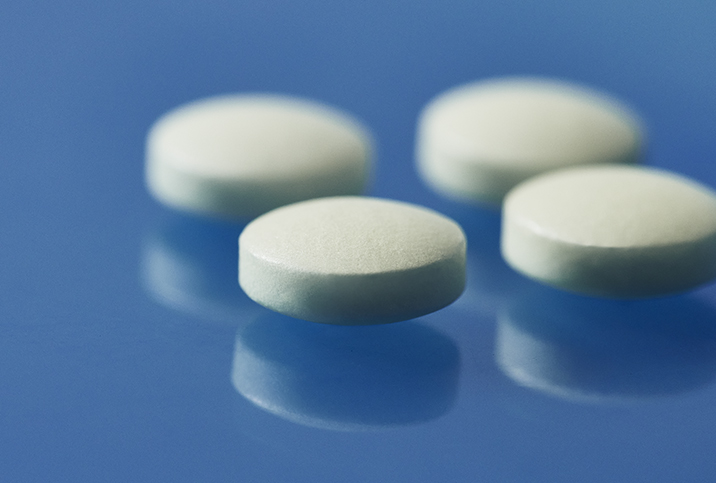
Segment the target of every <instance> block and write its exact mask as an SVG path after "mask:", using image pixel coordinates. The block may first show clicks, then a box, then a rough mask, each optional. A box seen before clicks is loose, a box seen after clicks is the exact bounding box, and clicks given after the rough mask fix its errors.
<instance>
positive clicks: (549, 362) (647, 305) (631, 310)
mask: <svg viewBox="0 0 716 483" xmlns="http://www.w3.org/2000/svg"><path fill="white" fill-rule="evenodd" d="M715 325H716V310H714V308H712V307H710V306H708V305H706V304H703V303H701V302H700V301H698V300H697V299H694V298H689V297H686V296H684V297H676V298H671V299H661V300H650V301H631V302H624V301H608V300H597V299H589V298H586V297H579V296H575V295H571V294H563V293H559V292H558V291H556V290H551V289H535V290H532V291H531V293H529V294H525V295H524V297H523V298H522V300H520V301H519V302H517V303H514V304H513V305H512V306H510V307H509V308H508V309H507V310H504V311H502V312H501V313H500V315H499V317H498V331H497V341H496V346H497V347H496V352H495V354H496V359H497V364H498V365H499V367H500V368H501V369H502V370H503V372H505V373H506V374H507V375H508V376H509V377H510V378H512V379H513V380H514V381H515V382H517V383H518V384H520V385H522V386H526V387H530V388H533V389H537V390H540V391H544V392H546V393H550V394H553V395H556V396H560V397H564V398H567V399H576V400H583V401H590V402H609V401H619V400H630V399H634V398H645V397H658V396H666V395H669V394H678V393H681V392H685V391H689V390H693V389H696V388H698V387H700V386H702V385H704V384H707V383H709V382H711V381H712V380H713V379H714V377H715V376H716V330H715Z"/></svg>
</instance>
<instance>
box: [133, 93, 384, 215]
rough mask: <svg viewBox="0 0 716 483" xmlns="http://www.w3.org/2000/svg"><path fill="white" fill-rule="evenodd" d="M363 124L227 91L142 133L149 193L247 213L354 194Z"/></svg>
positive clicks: (287, 100) (363, 156) (288, 101)
mask: <svg viewBox="0 0 716 483" xmlns="http://www.w3.org/2000/svg"><path fill="white" fill-rule="evenodd" d="M369 158H370V140H369V135H368V133H367V130H366V129H365V128H363V127H362V126H361V125H360V124H359V123H358V122H357V121H355V120H354V119H352V118H351V117H349V116H348V115H346V114H344V113H341V112H339V111H337V110H335V109H332V108H329V107H326V106H323V105H320V104H317V103H314V102H309V101H305V100H300V99H295V98H291V97H283V96H276V95H233V96H223V97H215V98H210V99H205V100H201V101H197V102H193V103H191V104H188V105H185V106H182V107H179V108H177V109H175V110H173V111H171V112H169V113H168V114H166V115H164V116H163V117H162V118H160V119H159V120H158V121H157V122H156V123H155V124H154V126H153V127H152V128H151V130H150V131H149V136H148V138H147V160H146V178H147V185H148V187H149V190H150V192H151V193H152V194H153V195H154V196H155V197H156V198H157V199H158V200H159V201H161V202H163V203H165V204H167V205H170V206H172V207H175V208H178V209H181V210H186V211H191V212H198V213H202V214H208V215H214V216H219V217H225V218H242V217H254V216H257V215H259V214H261V213H264V212H266V211H269V210H271V209H273V208H276V207H278V206H282V205H285V204H289V203H293V202H296V201H301V200H305V199H310V198H317V197H321V196H336V195H352V194H360V193H361V192H362V191H363V189H364V187H365V184H366V180H367V177H368V172H369Z"/></svg>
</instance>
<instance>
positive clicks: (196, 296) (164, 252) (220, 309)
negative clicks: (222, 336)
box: [140, 217, 255, 322]
mask: <svg viewBox="0 0 716 483" xmlns="http://www.w3.org/2000/svg"><path fill="white" fill-rule="evenodd" d="M242 229H243V225H233V224H228V223H222V222H214V221H204V220H199V219H194V218H189V217H177V218H175V219H173V220H171V221H170V222H168V223H166V224H164V225H161V226H159V227H157V228H156V229H155V230H154V231H153V232H151V233H150V234H148V236H147V237H146V238H145V240H144V244H143V247H142V261H141V267H140V270H141V277H142V282H143V285H144V288H145V290H146V291H147V293H148V294H149V295H150V296H151V297H152V298H153V299H154V300H156V301H157V302H159V303H160V304H162V305H164V306H167V307H170V308H172V309H175V310H179V311H182V312H185V313H189V314H191V315H194V316H199V317H201V318H204V319H210V320H214V321H227V322H235V321H236V320H237V317H239V316H241V315H243V314H245V313H246V312H247V311H248V310H250V309H252V308H253V307H255V304H253V303H252V302H251V301H250V300H249V298H248V297H247V296H246V295H245V294H244V293H243V291H242V290H241V288H240V287H239V284H238V279H237V278H238V277H237V274H238V268H237V267H238V248H237V243H238V237H239V234H240V233H241V230H242Z"/></svg>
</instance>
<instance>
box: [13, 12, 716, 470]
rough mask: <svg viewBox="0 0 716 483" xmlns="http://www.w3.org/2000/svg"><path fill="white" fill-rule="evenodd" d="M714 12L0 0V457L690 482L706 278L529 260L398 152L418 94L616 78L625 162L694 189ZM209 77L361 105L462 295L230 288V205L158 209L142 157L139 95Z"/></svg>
mask: <svg viewBox="0 0 716 483" xmlns="http://www.w3.org/2000/svg"><path fill="white" fill-rule="evenodd" d="M714 25H716V4H714V3H713V2H706V1H700V0H690V1H682V2H672V1H630V2H624V1H616V0H608V1H601V2H594V1H590V2H587V1H568V0H555V1H549V2H532V3H528V2H514V1H495V0H489V1H482V2H462V1H452V0H448V1H441V2H432V3H429V2H421V3H416V2H408V1H387V2H385V1H383V2H379V1H374V0H368V1H363V2H331V1H327V0H309V1H306V2H279V1H276V0H264V1H259V0H247V1H239V2H226V1H218V0H211V1H205V2H188V1H181V0H180V1H174V2H169V1H153V2H139V1H127V2H90V1H86V0H75V1H73V2H55V3H52V2H39V1H35V0H31V1H27V0H23V1H19V0H5V1H4V2H3V5H2V7H0V478H1V479H2V481H8V482H15V481H18V482H20V481H21V482H29V481H43V482H45V481H91V482H102V481H154V482H161V481H171V482H180V481H267V482H283V481H287V482H289V481H290V482H301V481H306V482H308V481H310V482H321V481H326V482H328V481H331V482H332V481H346V482H365V481H411V482H413V481H416V482H417V481H451V482H453V481H454V482H462V481H470V482H472V481H499V482H507V481H514V482H540V481H544V482H575V481H579V482H592V481H593V482H604V481H613V482H622V481H623V482H641V481H643V482H660V481H663V482H673V481H685V482H713V481H716V458H714V457H713V454H714V449H716V410H715V409H714V408H716V382H714V381H715V380H716V349H715V347H716V344H715V343H714V341H715V340H716V336H715V334H714V333H715V330H714V328H715V326H716V286H713V285H712V286H709V287H705V288H703V289H701V290H699V291H697V292H694V293H692V294H689V295H685V296H679V297H674V298H671V299H664V300H658V301H651V302H638V303H637V302H600V301H595V300H590V299H584V298H581V297H576V296H570V295H565V294H560V293H558V292H556V291H554V290H550V289H544V288H541V287H537V286H535V284H532V283H531V282H528V281H525V280H524V279H522V278H521V277H519V276H517V275H515V274H513V273H512V272H511V271H510V270H509V269H507V267H505V266H504V264H503V263H502V261H501V260H500V258H499V255H498V249H497V240H498V229H499V217H498V215H497V214H496V213H493V212H489V211H485V210H482V209H480V208H476V207H467V206H461V205H460V204H458V203H453V202H450V201H447V200H444V199H441V198H440V197H438V196H437V195H435V194H433V193H432V192H430V191H429V190H428V189H427V188H426V187H424V186H423V185H422V184H421V183H420V181H419V180H418V179H417V177H416V175H415V172H414V170H413V165H412V162H413V161H412V158H413V143H414V126H415V121H416V117H417V114H418V112H419V111H420V109H421V107H422V106H423V105H424V104H425V103H426V102H427V101H428V100H429V99H430V98H431V97H433V96H434V95H436V94H438V93H439V92H441V91H442V90H445V89H447V88H449V87H452V86H454V85H456V84H460V83H463V82H467V81H470V80H474V79H477V78H483V77H489V76H496V75H509V74H529V75H544V76H554V77H560V78H566V79H569V80H573V81H577V82H582V83H586V84H588V85H591V86H594V87H596V88H598V89H602V90H605V91H607V92H610V93H612V94H614V95H616V96H618V97H621V98H622V99H624V100H626V101H627V102H628V103H629V104H631V106H632V107H634V109H636V110H637V111H638V112H640V113H641V114H642V115H643V118H644V121H645V124H646V126H647V129H648V137H649V142H648V146H649V147H648V153H647V160H646V161H647V163H648V164H651V165H656V166H660V167H664V168H667V169H672V170H675V171H678V172H680V173H683V174H686V175H689V176H692V177H695V178H698V179H700V180H701V181H703V182H704V183H706V184H708V185H710V186H712V187H714V186H716V167H715V166H714V163H713V161H714V159H715V158H716V89H714V85H715V82H716V29H714ZM235 91H273V92H281V93H288V94H295V95H300V96H305V97H309V98H313V99H317V100H320V101H323V102H326V103H329V104H333V105H336V106H338V107H341V108H344V109H346V110H348V111H351V112H353V113H354V114H355V115H357V116H358V117H359V118H361V119H362V120H364V121H365V122H366V123H367V124H368V125H370V126H371V127H372V128H373V130H374V133H375V136H376V139H377V143H378V161H377V168H376V176H375V181H374V184H373V187H372V188H371V191H370V194H372V195H376V196H383V197H390V198H396V199H402V200H408V201H412V202H416V203H420V204H424V205H427V206H430V207H433V208H435V209H437V210H439V211H442V212H444V213H447V214H448V215H450V216H453V217H454V218H455V219H457V220H458V221H459V222H460V223H461V224H462V225H463V226H464V228H465V231H466V232H467V234H468V237H469V244H470V249H469V260H470V262H469V272H470V279H469V286H468V289H467V291H466V293H465V295H464V296H463V297H462V298H461V299H460V300H458V302H456V303H455V304H454V305H452V306H450V307H449V308H446V309H444V310H442V311H440V312H437V313H435V314H431V315H429V316H426V317H423V318H421V319H418V320H416V321H414V322H406V323H401V324H395V325H392V326H385V327H372V328H370V327H369V328H336V327H328V326H317V325H313V324H309V323H305V322H300V321H287V320H286V319H285V318H282V317H280V316H277V315H273V314H271V313H270V312H268V311H267V310H265V309H263V308H260V307H258V306H256V305H254V304H253V303H251V302H250V301H248V300H247V299H246V298H245V296H243V295H242V294H241V293H240V291H239V289H238V286H237V284H236V281H235V279H236V274H235V266H236V265H235V263H236V248H235V243H236V241H235V239H236V236H237V235H238V233H239V232H240V230H241V227H240V226H230V225H222V224H219V223H209V222H202V221H201V220H192V219H189V218H187V217H184V216H182V215H179V214H177V213H173V212H170V211H169V210H166V209H164V208H162V207H161V206H159V205H158V204H157V203H156V202H154V201H153V200H152V199H151V198H150V197H149V196H148V194H147V193H146V191H145V189H144V186H143V173H142V170H143V142H144V136H145V133H146V131H147V129H148V127H149V126H150V125H151V123H152V122H153V121H154V120H155V119H156V118H157V117H158V116H160V115H161V114H162V113H163V112H165V111H166V110H168V109H170V108H172V107H175V106H176V105H178V104H180V103H184V102H187V101H190V100H194V99H196V98H200V97H204V96H208V95H213V94H218V93H224V92H235ZM417 349H419V350H417ZM235 387H236V388H235ZM237 389H238V390H237Z"/></svg>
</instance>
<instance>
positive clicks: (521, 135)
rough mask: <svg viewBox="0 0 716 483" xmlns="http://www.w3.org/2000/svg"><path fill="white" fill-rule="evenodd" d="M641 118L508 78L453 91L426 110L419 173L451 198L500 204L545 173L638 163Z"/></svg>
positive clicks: (591, 96) (559, 89)
mask: <svg viewBox="0 0 716 483" xmlns="http://www.w3.org/2000/svg"><path fill="white" fill-rule="evenodd" d="M640 132H641V130H640V127H639V122H638V121H637V119H636V117H635V116H634V115H633V114H632V113H631V112H630V111H629V110H628V109H627V108H626V107H624V106H623V105H621V104H619V103H618V102H617V101H616V100H614V99H611V98H609V97H607V96H605V95H603V94H600V93H597V92H594V91H592V90H589V89H587V88H584V87H580V86H576V85H572V84H568V83H565V82H559V81H554V80H547V79H535V78H504V79H496V80H489V81H482V82H476V83H472V84H467V85H464V86H460V87H457V88H454V89H452V90H449V91H447V92H446V93H444V94H442V95H440V96H438V97H437V98H436V99H434V100H433V101H431V102H430V103H429V104H428V105H427V107H426V108H425V109H424V110H423V112H422V114H421V116H420V119H419V123H418V139H417V149H416V157H417V163H418V170H419V172H420V174H421V176H422V178H423V179H424V180H425V181H426V183H428V184H429V185H430V186H432V187H433V188H435V189H436V190H438V191H440V192H442V193H443V194H446V195H448V196H451V197H454V198H458V199H466V200H473V201H479V202H486V203H491V204H499V203H501V202H502V199H503V197H504V196H505V194H507V192H508V191H509V190H510V189H511V188H512V187H513V186H515V185H516V184H518V183H520V182H521V181H524V180H526V179H527V178H530V177H532V176H535V175H537V174H540V173H543V172H545V171H549V170H553V169H557V168H564V167H569V166H573V165H581V164H595V163H633V162H636V161H638V159H639V155H640V150H641V144H642V141H641V138H642V135H641V133H640Z"/></svg>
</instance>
